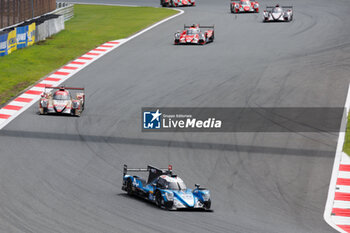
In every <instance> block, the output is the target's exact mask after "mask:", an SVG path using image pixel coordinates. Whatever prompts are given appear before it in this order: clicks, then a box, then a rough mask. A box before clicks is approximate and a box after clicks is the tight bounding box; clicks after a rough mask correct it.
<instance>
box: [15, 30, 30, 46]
mask: <svg viewBox="0 0 350 233" xmlns="http://www.w3.org/2000/svg"><path fill="white" fill-rule="evenodd" d="M27 34H28V25H26V26H23V27H17V28H16V38H17V49H21V48H25V47H27Z"/></svg>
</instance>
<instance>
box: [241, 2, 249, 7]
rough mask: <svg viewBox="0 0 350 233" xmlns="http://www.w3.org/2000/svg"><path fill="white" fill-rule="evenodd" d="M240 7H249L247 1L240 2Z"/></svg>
mask: <svg viewBox="0 0 350 233" xmlns="http://www.w3.org/2000/svg"><path fill="white" fill-rule="evenodd" d="M241 5H242V6H249V5H250V2H249V1H242V2H241Z"/></svg>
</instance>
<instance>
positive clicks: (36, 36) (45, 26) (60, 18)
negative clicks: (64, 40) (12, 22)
mask: <svg viewBox="0 0 350 233" xmlns="http://www.w3.org/2000/svg"><path fill="white" fill-rule="evenodd" d="M63 29H64V15H55V14H49V15H43V16H41V17H39V18H36V19H32V20H30V21H27V22H24V23H23V24H20V25H18V26H16V27H13V28H7V29H5V30H4V31H2V32H0V57H1V56H5V55H8V54H10V53H12V52H13V51H15V50H17V49H21V48H25V47H27V46H31V45H33V44H34V42H39V41H43V40H45V39H46V38H48V37H51V36H53V35H55V34H57V33H58V32H60V31H62V30H63Z"/></svg>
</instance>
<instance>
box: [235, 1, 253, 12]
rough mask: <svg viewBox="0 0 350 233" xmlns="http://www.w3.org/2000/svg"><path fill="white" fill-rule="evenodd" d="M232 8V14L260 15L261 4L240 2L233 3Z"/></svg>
mask: <svg viewBox="0 0 350 233" xmlns="http://www.w3.org/2000/svg"><path fill="white" fill-rule="evenodd" d="M230 8H231V12H232V13H249V12H250V13H258V12H259V3H258V2H257V1H250V0H240V1H233V0H232V1H231V3H230Z"/></svg>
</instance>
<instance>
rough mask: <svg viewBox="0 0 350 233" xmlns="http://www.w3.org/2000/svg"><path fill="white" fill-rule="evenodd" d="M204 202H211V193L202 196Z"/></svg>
mask: <svg viewBox="0 0 350 233" xmlns="http://www.w3.org/2000/svg"><path fill="white" fill-rule="evenodd" d="M202 198H203V201H209V199H210V194H209V193H203V194H202Z"/></svg>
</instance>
